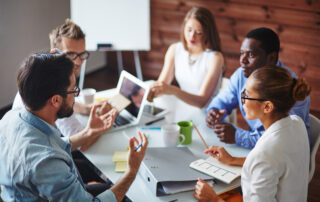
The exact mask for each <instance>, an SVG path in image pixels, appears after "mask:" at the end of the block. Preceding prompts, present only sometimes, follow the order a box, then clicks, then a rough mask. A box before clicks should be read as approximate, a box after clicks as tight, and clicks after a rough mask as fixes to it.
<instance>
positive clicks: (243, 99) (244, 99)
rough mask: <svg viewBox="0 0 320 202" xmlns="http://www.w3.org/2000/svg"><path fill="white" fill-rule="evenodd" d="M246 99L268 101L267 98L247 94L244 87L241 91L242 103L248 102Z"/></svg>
mask: <svg viewBox="0 0 320 202" xmlns="http://www.w3.org/2000/svg"><path fill="white" fill-rule="evenodd" d="M246 100H256V101H259V102H264V101H267V100H266V99H262V98H250V97H248V96H247V94H246V89H243V91H242V93H241V103H242V104H244V103H246Z"/></svg>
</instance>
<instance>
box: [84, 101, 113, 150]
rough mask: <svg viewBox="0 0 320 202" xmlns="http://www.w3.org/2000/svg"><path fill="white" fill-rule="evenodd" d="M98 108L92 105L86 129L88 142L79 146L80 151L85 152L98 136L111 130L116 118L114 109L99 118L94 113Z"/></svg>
mask: <svg viewBox="0 0 320 202" xmlns="http://www.w3.org/2000/svg"><path fill="white" fill-rule="evenodd" d="M98 107H99V105H94V106H93V107H92V110H91V113H90V117H89V121H88V125H87V127H86V130H87V131H88V134H89V136H90V137H89V140H88V141H87V142H86V143H85V144H83V145H82V146H81V149H80V150H81V151H86V150H87V149H88V148H89V147H90V146H91V145H92V144H93V143H95V142H96V141H97V140H98V139H99V137H100V135H102V134H103V133H104V132H106V131H107V130H109V129H110V128H112V124H113V122H114V120H115V118H116V116H117V113H118V112H117V110H116V109H112V110H110V111H109V112H108V113H106V114H104V115H101V116H100V115H98V114H97V113H96V111H97V108H98Z"/></svg>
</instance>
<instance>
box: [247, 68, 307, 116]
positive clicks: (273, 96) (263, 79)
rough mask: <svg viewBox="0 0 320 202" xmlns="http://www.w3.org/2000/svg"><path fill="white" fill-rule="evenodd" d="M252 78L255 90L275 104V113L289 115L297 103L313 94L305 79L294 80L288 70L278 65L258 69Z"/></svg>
mask: <svg viewBox="0 0 320 202" xmlns="http://www.w3.org/2000/svg"><path fill="white" fill-rule="evenodd" d="M250 77H251V76H250ZM252 77H253V78H254V79H255V90H256V91H257V92H258V94H259V96H260V97H261V98H262V99H265V100H270V101H271V102H272V103H273V104H274V106H275V110H274V112H275V113H281V114H288V112H289V111H290V109H291V108H292V107H293V106H294V104H295V103H296V101H303V100H304V99H305V98H306V97H307V96H308V95H309V94H310V92H311V87H310V86H309V85H308V84H307V83H306V81H305V79H303V78H298V79H296V78H293V77H292V76H291V74H290V73H289V71H288V70H286V69H285V68H282V67H279V66H276V65H270V66H265V67H262V68H259V69H256V70H255V71H254V72H253V73H252Z"/></svg>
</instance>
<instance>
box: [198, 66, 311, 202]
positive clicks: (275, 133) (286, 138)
mask: <svg viewBox="0 0 320 202" xmlns="http://www.w3.org/2000/svg"><path fill="white" fill-rule="evenodd" d="M310 91H311V88H310V86H309V85H308V84H306V83H305V81H304V80H303V79H293V78H292V77H291V75H290V73H289V72H288V71H287V70H286V69H284V68H281V67H277V66H266V67H262V68H260V69H257V70H255V71H254V72H253V73H252V74H251V75H250V77H249V78H248V80H247V82H246V85H245V87H244V89H243V93H242V95H241V102H242V104H243V108H244V110H245V112H246V118H247V119H249V120H254V119H259V120H260V121H261V122H262V124H263V127H264V128H265V129H266V132H265V133H264V134H263V136H262V137H261V138H260V139H259V140H258V142H257V144H256V146H255V147H254V148H253V150H252V151H251V152H250V153H249V155H248V156H247V158H238V157H232V156H230V155H229V154H228V153H227V152H226V150H225V149H224V148H223V147H217V146H211V147H210V148H209V149H207V150H206V151H205V153H207V154H210V155H211V156H212V157H214V158H216V159H218V160H219V161H220V162H222V163H225V164H229V165H240V166H243V168H242V173H241V188H242V192H243V200H244V201H255V202H260V201H261V202H262V201H290V202H295V201H296V202H302V201H307V194H308V176H309V159H310V148H309V141H308V133H307V130H306V126H305V124H304V122H303V121H302V120H301V118H300V117H298V116H296V115H289V111H290V109H291V108H292V106H293V105H294V104H295V102H296V101H302V100H304V99H305V98H306V97H307V96H308V95H309V94H310ZM194 196H195V198H197V199H198V200H200V201H207V200H209V201H223V200H222V199H221V198H219V196H217V195H216V193H215V191H214V190H213V189H212V188H211V187H209V185H208V184H207V183H206V182H204V181H203V180H202V179H199V180H198V183H197V185H196V189H195V194H194Z"/></svg>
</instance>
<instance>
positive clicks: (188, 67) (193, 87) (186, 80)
mask: <svg viewBox="0 0 320 202" xmlns="http://www.w3.org/2000/svg"><path fill="white" fill-rule="evenodd" d="M217 53H219V52H217V51H212V50H210V49H206V50H205V51H204V52H203V53H202V54H201V55H200V56H199V57H198V58H196V59H195V60H194V61H193V62H192V63H193V64H189V52H188V51H186V50H185V49H184V47H183V44H182V43H181V42H179V43H177V45H176V50H175V58H174V69H175V78H176V80H177V82H178V84H179V86H180V88H181V90H183V91H186V92H188V93H191V94H195V95H199V93H200V88H201V85H202V83H203V80H204V77H205V76H206V74H207V72H208V64H209V62H210V60H212V58H213V55H215V54H217ZM222 73H223V71H222V72H221V75H220V76H219V81H218V84H217V87H216V89H215V90H214V93H213V94H212V96H211V98H213V97H214V96H215V95H216V94H217V93H218V92H219V89H220V86H221V80H222ZM210 100H211V99H210ZM210 100H209V101H208V102H210Z"/></svg>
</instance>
